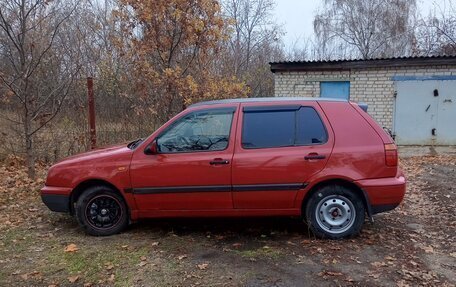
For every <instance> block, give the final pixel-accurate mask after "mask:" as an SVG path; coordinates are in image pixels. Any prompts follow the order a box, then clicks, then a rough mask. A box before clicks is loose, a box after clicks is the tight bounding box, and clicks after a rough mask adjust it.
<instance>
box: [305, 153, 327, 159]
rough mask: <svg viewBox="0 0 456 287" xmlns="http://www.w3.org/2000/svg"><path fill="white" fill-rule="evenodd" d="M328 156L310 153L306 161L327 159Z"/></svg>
mask: <svg viewBox="0 0 456 287" xmlns="http://www.w3.org/2000/svg"><path fill="white" fill-rule="evenodd" d="M325 158H326V156H325V155H322V154H318V153H314V152H313V153H309V154H308V155H306V156H305V157H304V159H305V160H314V159H325Z"/></svg>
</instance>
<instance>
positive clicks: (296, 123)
mask: <svg viewBox="0 0 456 287" xmlns="http://www.w3.org/2000/svg"><path fill="white" fill-rule="evenodd" d="M327 139H328V136H327V133H326V129H325V127H324V124H323V122H322V121H321V119H320V116H319V115H318V113H317V112H316V111H315V109H314V108H312V107H301V106H297V107H296V106H293V107H290V108H288V109H287V108H286V107H281V108H279V109H274V107H271V108H268V107H264V108H257V109H256V108H249V109H244V120H243V129H242V147H243V148H246V149H255V148H272V147H287V146H300V145H314V144H322V143H325V142H326V141H327Z"/></svg>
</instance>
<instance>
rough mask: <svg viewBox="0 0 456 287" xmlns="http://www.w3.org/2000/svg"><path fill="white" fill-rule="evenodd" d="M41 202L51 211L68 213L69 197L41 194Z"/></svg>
mask: <svg viewBox="0 0 456 287" xmlns="http://www.w3.org/2000/svg"><path fill="white" fill-rule="evenodd" d="M41 200H42V201H43V203H44V204H45V205H46V206H47V207H48V208H49V209H50V210H51V211H55V212H70V197H69V196H67V195H60V194H42V195H41Z"/></svg>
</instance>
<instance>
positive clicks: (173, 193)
mask: <svg viewBox="0 0 456 287" xmlns="http://www.w3.org/2000/svg"><path fill="white" fill-rule="evenodd" d="M237 106H238V104H231V105H224V106H222V107H214V108H203V109H198V110H194V111H189V112H187V113H184V114H183V115H182V116H181V117H180V118H178V119H176V120H175V121H174V122H172V123H170V124H169V125H168V126H167V127H165V128H164V129H163V130H162V131H159V132H158V133H159V134H158V135H157V136H155V137H154V136H153V137H154V139H153V140H157V141H158V142H157V146H158V148H159V151H158V153H157V154H150V155H148V154H145V153H144V152H143V151H138V152H135V154H134V156H133V159H132V163H131V181H132V187H133V188H132V192H133V193H134V197H135V200H136V204H137V206H138V209H139V210H140V211H141V212H147V211H153V210H174V211H179V210H215V209H232V208H233V202H232V196H231V163H232V157H233V152H234V130H235V128H236V118H237Z"/></svg>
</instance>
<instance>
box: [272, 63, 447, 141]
mask: <svg viewBox="0 0 456 287" xmlns="http://www.w3.org/2000/svg"><path fill="white" fill-rule="evenodd" d="M270 65H271V71H272V72H273V73H274V83H275V96H276V97H283V96H292V97H301V96H302V97H334V98H346V99H350V100H351V101H354V102H364V103H367V104H368V106H369V113H370V114H371V115H372V116H373V117H374V118H375V119H376V120H377V122H379V123H380V124H381V125H382V126H384V127H386V128H388V129H390V130H391V131H392V132H393V134H394V135H395V136H396V140H397V142H398V143H399V144H402V145H456V127H455V126H454V123H456V57H455V56H440V57H408V58H390V59H370V60H337V61H300V62H276V63H270Z"/></svg>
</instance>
